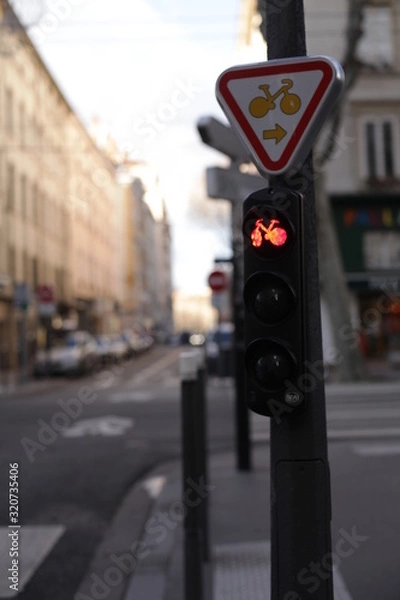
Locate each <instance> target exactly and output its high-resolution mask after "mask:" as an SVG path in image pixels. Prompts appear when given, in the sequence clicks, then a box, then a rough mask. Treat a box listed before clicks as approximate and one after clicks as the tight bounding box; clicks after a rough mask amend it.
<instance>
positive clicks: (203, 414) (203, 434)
mask: <svg viewBox="0 0 400 600" xmlns="http://www.w3.org/2000/svg"><path fill="white" fill-rule="evenodd" d="M197 361H198V362H197V367H198V368H197V399H196V408H197V432H198V453H199V462H200V467H199V468H200V470H199V473H200V478H202V479H203V481H204V484H205V485H206V486H207V484H208V446H207V397H206V366H205V356H204V352H202V351H201V350H199V351H198V354H197ZM208 508H209V502H208V496H206V497H205V498H204V499H203V500H202V502H201V522H202V535H203V559H204V562H209V561H210V556H211V552H210V536H209V523H208Z"/></svg>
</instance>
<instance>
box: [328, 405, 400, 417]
mask: <svg viewBox="0 0 400 600" xmlns="http://www.w3.org/2000/svg"><path fill="white" fill-rule="evenodd" d="M327 417H328V420H329V419H332V420H333V419H335V420H350V419H357V420H360V419H398V418H400V407H398V408H383V407H379V406H377V407H369V408H362V409H361V408H360V409H359V408H355V407H354V408H352V409H345V408H344V409H343V410H335V409H332V408H329V407H328V410H327Z"/></svg>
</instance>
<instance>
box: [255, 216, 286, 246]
mask: <svg viewBox="0 0 400 600" xmlns="http://www.w3.org/2000/svg"><path fill="white" fill-rule="evenodd" d="M275 225H279V221H278V219H271V221H270V223H269V225H268V227H265V225H264V224H263V220H262V219H258V220H257V221H256V224H255V228H254V229H253V231H252V232H251V236H250V237H251V243H252V245H253V246H254V247H255V248H259V247H260V246H261V244H262V242H263V238H264V240H269V241H270V242H271V244H273V245H274V246H283V245H284V243H285V242H286V239H287V233H286V231H285V230H284V229H282V227H275Z"/></svg>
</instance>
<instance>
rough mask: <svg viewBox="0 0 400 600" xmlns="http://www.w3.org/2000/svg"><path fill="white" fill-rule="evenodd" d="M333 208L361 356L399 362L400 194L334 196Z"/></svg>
mask: <svg viewBox="0 0 400 600" xmlns="http://www.w3.org/2000/svg"><path fill="white" fill-rule="evenodd" d="M332 207H333V212H334V219H335V225H336V231H337V235H338V240H339V245H340V249H341V254H342V261H343V267H344V270H345V275H346V279H347V283H348V286H349V289H350V291H351V292H352V293H353V294H354V296H355V297H356V298H357V302H358V313H359V331H360V338H361V345H362V349H363V352H364V354H365V356H367V357H368V358H388V359H390V360H393V359H394V357H395V355H396V353H397V352H398V355H399V362H400V194H398V195H395V194H393V195H386V194H382V195H379V194H374V195H372V194H368V195H357V196H355V195H354V196H333V197H332Z"/></svg>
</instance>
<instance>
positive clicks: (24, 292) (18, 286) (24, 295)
mask: <svg viewBox="0 0 400 600" xmlns="http://www.w3.org/2000/svg"><path fill="white" fill-rule="evenodd" d="M29 300H30V291H29V285H28V284H27V283H25V282H23V283H14V297H13V304H14V306H15V308H20V309H22V310H28V306H29Z"/></svg>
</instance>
